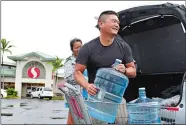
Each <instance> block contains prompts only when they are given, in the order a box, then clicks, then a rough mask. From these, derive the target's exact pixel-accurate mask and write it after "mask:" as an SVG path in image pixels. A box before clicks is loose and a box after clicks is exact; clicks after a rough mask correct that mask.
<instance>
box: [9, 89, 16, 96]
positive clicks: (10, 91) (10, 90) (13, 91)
mask: <svg viewBox="0 0 186 125" xmlns="http://www.w3.org/2000/svg"><path fill="white" fill-rule="evenodd" d="M7 95H8V96H17V91H15V89H13V88H8V89H7Z"/></svg>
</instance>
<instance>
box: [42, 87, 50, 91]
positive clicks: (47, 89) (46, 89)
mask: <svg viewBox="0 0 186 125" xmlns="http://www.w3.org/2000/svg"><path fill="white" fill-rule="evenodd" d="M44 91H52V89H51V88H49V87H45V88H44Z"/></svg>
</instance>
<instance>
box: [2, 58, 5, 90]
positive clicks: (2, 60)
mask: <svg viewBox="0 0 186 125" xmlns="http://www.w3.org/2000/svg"><path fill="white" fill-rule="evenodd" d="M2 69H3V70H2V71H3V84H2V85H3V86H2V88H3V89H4V88H5V85H4V68H3V55H2Z"/></svg>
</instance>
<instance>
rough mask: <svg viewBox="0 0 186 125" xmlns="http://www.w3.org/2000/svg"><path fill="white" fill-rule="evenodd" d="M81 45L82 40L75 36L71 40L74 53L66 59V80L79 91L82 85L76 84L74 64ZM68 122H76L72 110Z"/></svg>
mask: <svg viewBox="0 0 186 125" xmlns="http://www.w3.org/2000/svg"><path fill="white" fill-rule="evenodd" d="M81 47H82V41H81V40H80V39H77V38H75V39H73V40H71V41H70V49H71V51H72V55H71V56H70V57H68V58H67V59H66V62H65V64H64V74H65V80H66V82H67V83H69V84H71V85H73V86H74V87H76V88H77V89H78V90H79V91H81V87H80V85H79V84H76V82H75V80H74V77H73V72H74V66H75V63H76V62H75V61H76V57H77V55H78V52H79V50H80V48H81ZM84 93H85V94H86V92H84V91H83V94H84ZM67 124H74V121H73V118H72V115H71V113H70V112H69V113H68V119H67Z"/></svg>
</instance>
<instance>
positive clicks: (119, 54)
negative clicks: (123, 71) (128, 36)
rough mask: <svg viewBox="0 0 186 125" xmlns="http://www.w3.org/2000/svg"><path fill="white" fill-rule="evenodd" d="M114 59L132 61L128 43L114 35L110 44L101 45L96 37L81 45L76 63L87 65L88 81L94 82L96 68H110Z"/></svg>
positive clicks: (124, 62) (125, 61)
mask: <svg viewBox="0 0 186 125" xmlns="http://www.w3.org/2000/svg"><path fill="white" fill-rule="evenodd" d="M116 59H120V60H122V63H123V64H126V63H130V62H132V61H133V57H132V51H131V49H130V47H129V45H128V44H127V43H126V42H125V41H123V40H121V39H119V38H117V37H116V38H115V39H114V41H113V43H112V44H111V45H109V46H103V45H102V44H101V42H100V39H99V37H97V38H95V39H93V40H91V41H90V42H88V43H86V44H84V45H83V46H82V48H81V49H80V51H79V54H78V57H77V59H76V63H78V64H82V65H85V66H87V71H88V79H89V83H94V79H95V75H96V72H97V70H98V69H99V68H106V67H107V68H108V67H109V68H110V67H111V66H112V64H114V62H115V60H116Z"/></svg>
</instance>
